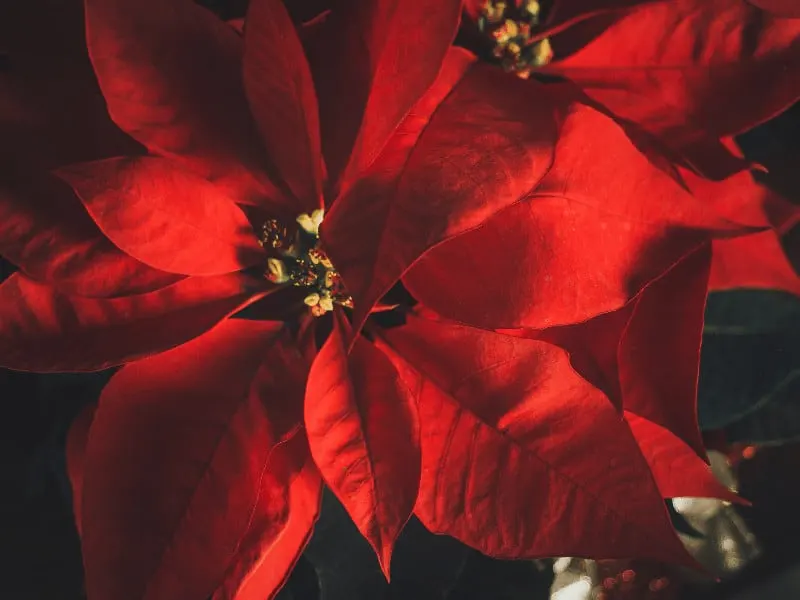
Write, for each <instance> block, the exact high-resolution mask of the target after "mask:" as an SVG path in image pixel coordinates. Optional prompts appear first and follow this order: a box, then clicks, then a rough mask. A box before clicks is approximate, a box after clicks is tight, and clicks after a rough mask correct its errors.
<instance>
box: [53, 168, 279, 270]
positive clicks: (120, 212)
mask: <svg viewBox="0 0 800 600" xmlns="http://www.w3.org/2000/svg"><path fill="white" fill-rule="evenodd" d="M57 173H58V175H59V177H61V178H62V179H64V180H66V181H67V183H69V184H70V185H71V186H72V188H73V189H74V190H75V192H76V193H77V194H78V196H79V197H80V199H81V201H82V202H83V204H84V206H85V207H86V210H87V211H88V212H89V214H90V215H91V217H92V218H93V219H94V221H95V223H97V226H98V227H99V228H100V229H101V230H102V231H103V233H104V234H105V235H106V236H107V237H108V238H109V239H110V240H111V241H112V242H114V244H115V245H116V246H117V247H119V248H120V249H121V250H123V251H124V252H126V253H127V254H129V255H131V256H133V257H134V258H136V259H138V260H140V261H142V262H143V263H145V264H147V265H150V266H152V267H154V268H156V269H161V270H162V271H167V272H170V273H180V274H184V275H219V274H222V273H231V272H233V271H239V270H242V269H244V268H246V267H249V266H252V265H255V264H258V262H259V261H263V260H265V259H264V253H263V250H262V249H261V247H260V246H259V245H258V240H257V238H256V236H255V233H254V232H253V229H252V226H251V225H250V222H249V221H248V220H247V217H246V216H245V214H244V212H242V209H240V208H239V207H238V206H236V204H235V202H234V201H233V200H232V199H231V198H230V197H229V196H227V195H226V194H225V193H224V191H223V190H222V189H220V188H218V187H217V186H215V185H214V184H212V183H209V182H208V181H206V180H205V179H202V178H200V177H198V176H197V175H194V174H193V173H191V172H189V171H187V170H184V169H182V168H180V167H178V166H177V165H176V164H175V163H174V162H171V161H169V160H165V159H162V158H154V157H141V158H114V159H108V160H103V161H98V162H92V163H82V164H78V165H71V166H69V167H64V168H62V169H59V170H58V171H57Z"/></svg>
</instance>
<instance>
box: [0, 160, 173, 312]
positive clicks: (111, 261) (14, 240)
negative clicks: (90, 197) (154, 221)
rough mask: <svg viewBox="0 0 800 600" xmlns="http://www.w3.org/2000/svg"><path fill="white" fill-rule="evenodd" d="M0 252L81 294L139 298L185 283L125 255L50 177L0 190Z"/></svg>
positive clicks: (34, 275) (65, 289)
mask: <svg viewBox="0 0 800 600" xmlns="http://www.w3.org/2000/svg"><path fill="white" fill-rule="evenodd" d="M0 254H2V255H3V256H4V257H5V258H7V259H8V260H10V261H11V262H13V263H14V264H16V265H17V266H18V267H20V269H21V270H22V271H23V272H24V273H25V274H26V275H28V276H30V277H31V278H32V279H36V280H38V281H41V282H45V283H49V284H52V285H54V286H55V287H57V288H58V289H59V290H61V291H63V292H65V293H69V294H76V295H79V296H97V297H109V296H111V297H113V296H124V295H130V294H141V293H145V292H151V291H154V290H157V289H160V288H163V287H166V286H168V285H170V284H172V283H175V282H176V281H178V280H179V279H181V277H180V276H179V275H176V274H174V273H166V272H164V271H159V270H157V269H154V268H152V267H149V266H147V265H145V264H144V263H142V262H140V261H138V260H136V259H135V258H133V257H131V256H129V255H127V254H125V253H124V252H122V251H121V250H120V249H119V248H117V247H116V246H115V245H114V244H112V243H111V242H110V241H109V240H108V238H106V237H105V236H104V235H103V233H102V232H101V231H100V230H99V229H98V227H97V225H96V224H95V223H94V222H93V221H92V219H91V217H89V215H88V214H87V213H86V209H85V208H84V207H83V205H82V204H81V202H80V200H79V199H78V198H76V197H75V194H74V193H73V192H72V190H70V189H69V187H68V186H67V185H66V184H64V183H63V182H60V181H58V180H57V179H55V178H52V177H41V176H40V177H37V178H36V179H34V178H32V177H31V178H28V179H24V180H23V179H20V180H16V181H8V182H6V183H5V184H4V185H3V186H2V187H0Z"/></svg>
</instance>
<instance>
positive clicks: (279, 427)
mask: <svg viewBox="0 0 800 600" xmlns="http://www.w3.org/2000/svg"><path fill="white" fill-rule="evenodd" d="M280 327H281V324H280V323H269V322H255V321H237V320H229V321H226V322H224V323H222V324H220V325H219V326H218V327H216V328H214V329H213V330H211V331H210V332H209V333H207V334H206V335H204V336H202V337H200V338H197V339H196V340H193V341H192V342H189V343H188V344H185V345H183V346H181V347H179V348H176V349H174V350H171V351H168V352H165V353H163V354H160V355H158V356H156V357H152V358H148V359H144V360H141V361H138V362H135V363H131V364H129V365H126V366H125V367H123V368H122V370H120V371H119V372H118V373H117V374H115V375H114V377H113V378H112V379H111V381H110V382H109V384H108V385H107V386H106V388H105V389H104V390H103V394H102V396H101V398H100V402H99V405H98V408H97V412H96V413H95V417H94V422H93V423H92V426H91V429H90V432H89V440H88V443H87V446H86V456H85V463H84V485H83V504H82V522H83V523H82V525H83V539H82V542H83V554H84V564H85V568H86V591H87V595H88V596H89V597H90V598H119V599H120V600H126V599H131V600H133V599H134V598H135V599H137V600H141V599H147V600H156V599H165V600H166V599H173V598H208V597H209V596H210V595H211V594H212V593H213V592H214V591H215V590H216V589H217V588H218V586H219V585H220V584H221V583H222V581H223V579H224V577H225V575H226V573H227V572H228V569H229V568H230V566H231V565H232V564H234V563H235V561H236V560H238V559H239V558H240V557H239V555H238V552H239V550H240V549H241V543H242V541H243V540H244V538H245V536H246V535H247V534H248V533H249V532H250V528H251V527H252V526H253V525H254V523H253V518H254V517H256V516H257V517H258V519H259V521H260V522H259V525H262V524H263V525H266V530H265V531H262V532H261V536H262V538H263V537H270V538H272V539H277V538H278V537H279V536H280V535H281V532H282V530H283V528H284V526H285V524H286V522H287V520H288V516H289V512H290V511H291V506H290V502H289V484H290V481H291V479H292V478H293V477H295V476H296V474H297V473H299V471H300V469H302V466H303V464H304V462H305V458H304V457H303V455H302V454H301V455H300V456H299V457H298V456H295V455H285V454H283V453H282V452H281V451H280V450H278V451H276V446H277V445H279V444H281V443H283V442H286V440H289V439H290V438H292V437H293V436H296V435H297V432H298V428H299V427H300V424H301V415H302V394H303V381H302V379H301V380H299V381H298V380H293V379H291V378H290V377H286V378H281V379H274V380H273V381H274V382H275V384H276V387H274V388H272V389H269V390H265V389H264V388H263V386H262V385H254V383H255V380H256V379H257V373H258V371H259V368H260V367H261V365H262V364H270V365H271V366H274V367H277V368H278V370H280V369H281V368H282V367H283V365H285V364H291V362H292V360H293V359H292V358H291V353H292V350H291V348H288V347H284V346H282V345H281V344H280V342H279V340H278V336H277V333H278V331H279V329H280ZM297 360H300V358H299V355H298V356H297ZM260 383H263V382H260ZM265 392H268V393H265ZM292 415H293V416H294V418H291V416H292ZM287 426H288V427H287ZM286 443H287V444H289V445H290V444H291V441H288V442H286ZM286 447H289V446H288V445H287V446H286ZM281 448H282V447H281ZM302 448H303V447H302V446H300V448H299V449H300V450H302ZM276 463H278V464H276ZM285 550H286V551H287V552H289V553H290V554H291V555H296V553H297V552H298V548H293V549H292V548H286V549H285ZM287 566H290V565H287ZM272 591H273V590H269V591H268V592H272Z"/></svg>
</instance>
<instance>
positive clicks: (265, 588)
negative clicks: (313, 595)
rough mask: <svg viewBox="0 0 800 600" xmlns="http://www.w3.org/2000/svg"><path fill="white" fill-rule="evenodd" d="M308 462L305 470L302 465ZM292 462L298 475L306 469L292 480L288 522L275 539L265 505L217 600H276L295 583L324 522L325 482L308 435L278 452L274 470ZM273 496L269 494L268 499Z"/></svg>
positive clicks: (274, 455) (255, 516) (273, 459)
mask: <svg viewBox="0 0 800 600" xmlns="http://www.w3.org/2000/svg"><path fill="white" fill-rule="evenodd" d="M303 456H305V457H306V462H305V464H302V463H300V462H299V460H298V457H303ZM287 461H290V462H289V463H288V464H291V465H294V466H293V468H294V469H297V468H298V467H297V465H301V464H302V467H301V469H300V470H299V471H296V472H295V473H294V474H293V476H292V477H290V478H289V479H290V481H289V483H288V487H289V492H288V499H287V501H286V502H287V504H288V516H287V518H286V522H285V523H284V524H283V527H282V529H281V531H280V533H279V534H278V535H275V534H274V529H275V523H273V522H271V521H270V516H271V515H270V511H269V505H268V503H267V502H260V503H259V505H258V507H257V512H256V513H254V514H253V518H252V519H251V522H250V528H249V529H248V532H247V534H246V536H245V538H244V539H243V540H242V544H241V545H240V547H239V551H238V552H237V560H236V564H235V565H234V566H233V568H232V569H231V570H230V572H229V573H228V575H227V576H226V578H225V582H224V583H223V584H222V585H221V586H220V587H219V588H218V589H217V590H216V591H215V592H214V595H213V596H212V600H229V599H231V600H272V599H273V598H274V597H275V596H276V595H277V594H278V592H279V591H280V590H281V588H282V587H283V585H284V584H285V583H286V581H287V580H288V579H289V575H290V574H291V572H292V569H293V568H294V565H295V564H296V563H297V560H298V559H299V558H300V555H301V554H302V553H303V550H304V549H305V547H306V545H307V543H308V541H309V539H310V538H311V534H312V532H313V530H314V524H315V523H316V521H317V518H318V517H319V512H320V501H321V496H322V480H321V479H320V476H319V471H317V468H316V466H315V465H314V461H313V460H311V456H310V454H309V453H308V441H307V440H306V438H305V435H304V434H302V433H298V434H297V435H295V436H294V437H293V438H292V439H291V440H290V441H289V442H287V443H286V444H283V445H280V446H277V447H276V448H275V449H273V451H272V455H271V456H270V465H276V466H278V465H281V464H283V463H286V462H287ZM268 468H270V466H268ZM267 491H268V490H264V492H265V496H266V492H267ZM267 499H268V497H265V498H264V500H265V501H266V500H267Z"/></svg>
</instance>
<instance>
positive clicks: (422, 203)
mask: <svg viewBox="0 0 800 600" xmlns="http://www.w3.org/2000/svg"><path fill="white" fill-rule="evenodd" d="M534 106H535V107H537V108H532V107H534ZM556 136H557V123H556V114H555V107H554V106H553V105H552V104H551V103H550V102H549V100H548V97H547V96H546V95H545V93H544V87H543V86H542V88H541V89H540V88H539V87H538V86H535V85H533V84H530V83H529V82H523V81H515V80H511V79H508V78H507V77H506V75H505V74H504V73H503V72H502V71H499V70H497V69H495V68H493V67H491V66H488V65H476V66H474V67H473V68H472V69H471V70H470V71H469V72H468V74H467V75H466V76H465V77H464V78H463V79H461V81H460V82H459V83H458V84H457V85H456V86H455V88H454V89H453V91H452V92H451V93H450V95H449V96H448V97H447V99H446V100H445V101H444V102H443V103H442V104H441V105H439V107H438V109H437V110H436V111H435V112H434V114H433V116H432V118H431V121H430V123H429V124H428V126H427V128H426V129H425V130H424V131H423V133H422V135H421V136H420V138H419V141H418V142H417V144H416V146H414V148H413V150H412V151H411V152H410V153H409V155H408V162H407V163H406V165H405V168H404V170H403V172H402V175H401V177H400V178H399V180H398V182H397V184H396V192H395V191H394V190H392V191H391V192H390V193H387V190H385V189H384V190H382V191H383V193H382V194H374V195H373V194H370V193H363V192H362V193H357V192H358V188H357V187H356V188H354V193H353V195H352V196H351V197H349V198H345V199H343V200H342V201H341V202H342V204H341V205H339V204H337V205H335V207H334V210H333V211H331V215H330V217H329V220H328V223H327V224H326V226H325V229H324V231H323V240H324V241H325V243H326V249H327V250H328V255H329V256H330V257H331V260H332V261H333V263H334V264H335V265H336V268H337V269H338V270H339V272H340V273H341V274H342V276H343V278H344V280H345V284H346V285H347V289H348V291H349V292H350V294H351V295H352V296H353V300H354V303H355V308H354V314H353V324H354V328H355V329H356V330H357V329H358V328H359V327H360V325H361V324H362V323H363V320H364V319H365V318H366V315H367V314H369V311H370V310H371V308H372V307H373V306H374V305H375V303H376V302H377V301H378V300H379V299H380V297H381V296H382V295H383V294H384V293H386V292H387V291H388V290H389V288H390V287H391V286H392V285H393V284H394V283H395V282H396V281H397V280H398V278H400V277H401V276H402V275H403V273H404V272H405V271H406V270H407V269H408V268H409V267H411V266H412V265H413V264H414V263H415V262H416V261H417V260H418V259H419V257H420V256H421V255H423V254H424V253H425V252H427V251H428V250H430V249H431V248H432V247H433V246H435V245H437V244H439V243H441V242H443V241H444V240H447V239H449V238H452V237H454V236H457V235H459V234H461V233H463V232H465V231H467V230H469V229H472V228H474V227H477V226H479V225H480V224H481V223H482V222H483V221H485V220H486V219H488V218H489V217H491V216H492V215H494V214H496V213H497V212H499V211H500V210H502V209H503V208H506V207H508V206H511V205H513V204H515V203H517V202H519V201H520V200H521V199H522V198H523V197H525V196H526V195H527V194H528V193H529V192H530V190H531V189H533V188H534V186H535V185H536V184H537V183H538V182H539V181H540V180H541V179H542V177H543V176H544V175H545V173H547V170H548V169H549V168H550V166H551V164H552V160H553V144H554V142H555V139H556ZM465 140H469V144H468V145H466V144H465ZM366 191H367V192H369V191H372V190H366ZM470 280H471V278H470ZM434 308H436V307H435V306H434Z"/></svg>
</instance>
